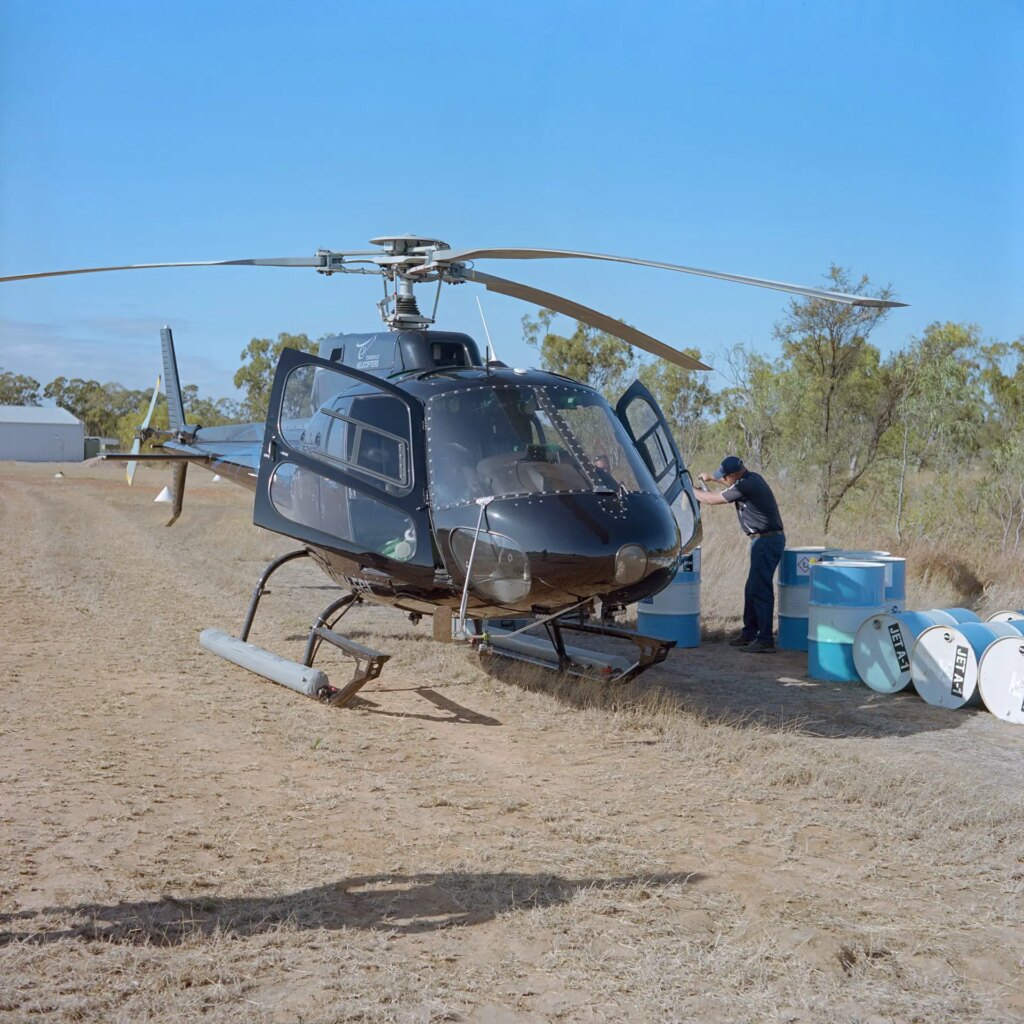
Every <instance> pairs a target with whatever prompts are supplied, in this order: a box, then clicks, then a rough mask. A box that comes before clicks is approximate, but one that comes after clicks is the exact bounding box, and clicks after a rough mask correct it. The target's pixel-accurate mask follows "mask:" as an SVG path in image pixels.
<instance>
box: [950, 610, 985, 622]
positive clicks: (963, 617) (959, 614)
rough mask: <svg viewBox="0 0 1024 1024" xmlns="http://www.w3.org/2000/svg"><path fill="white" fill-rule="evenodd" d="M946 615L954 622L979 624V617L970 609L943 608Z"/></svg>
mask: <svg viewBox="0 0 1024 1024" xmlns="http://www.w3.org/2000/svg"><path fill="white" fill-rule="evenodd" d="M942 610H943V611H944V612H945V613H946V614H947V615H951V616H952V617H953V621H954V622H981V616H980V615H975V614H974V612H972V611H971V609H970V608H943V609H942Z"/></svg>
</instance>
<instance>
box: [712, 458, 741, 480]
mask: <svg viewBox="0 0 1024 1024" xmlns="http://www.w3.org/2000/svg"><path fill="white" fill-rule="evenodd" d="M741 469H743V460H742V459H741V458H740V457H739V456H738V455H726V457H725V458H724V459H722V464H721V465H720V466H719V467H718V469H716V470H715V471H714V473H712V474H711V475H712V476H713V477H714V478H715V479H716V480H721V479H722V478H723V477H725V476H727V475H728V474H729V473H738V472H739V471H740V470H741Z"/></svg>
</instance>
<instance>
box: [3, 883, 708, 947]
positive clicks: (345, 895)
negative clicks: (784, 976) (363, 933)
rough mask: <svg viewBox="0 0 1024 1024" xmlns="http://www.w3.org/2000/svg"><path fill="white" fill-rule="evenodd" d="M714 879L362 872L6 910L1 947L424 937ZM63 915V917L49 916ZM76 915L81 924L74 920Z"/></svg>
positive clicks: (164, 944) (174, 944) (165, 944)
mask: <svg viewBox="0 0 1024 1024" xmlns="http://www.w3.org/2000/svg"><path fill="white" fill-rule="evenodd" d="M706 877H707V876H706V875H702V874H698V873H697V872H693V873H689V874H687V873H674V874H657V875H635V876H622V877H616V878H560V877H558V876H556V875H547V874H521V873H519V872H466V871H451V872H445V873H443V874H441V873H433V872H428V873H423V874H416V875H402V874H394V875H392V874H380V875H359V876H354V877H352V878H343V879H341V880H339V881H337V882H332V883H330V884H327V885H319V886H315V887H313V888H309V889H301V890H299V891H298V892H294V893H287V894H284V895H270V896H255V897H254V896H237V897H218V896H195V897H187V898H179V897H175V896H162V897H160V898H158V899H154V900H140V901H131V902H121V903H81V904H78V905H77V906H66V907H61V906H58V907H43V908H41V909H39V910H25V911H15V912H13V913H4V914H0V946H5V945H10V944H12V943H30V944H38V945H43V944H47V943H51V942H60V941H62V940H73V939H85V940H87V941H99V942H105V943H113V944H117V945H127V946H150V945H152V946H176V945H179V944H181V943H184V942H187V941H189V940H191V939H195V938H197V937H209V936H212V935H215V934H218V935H219V934H226V935H232V936H237V937H246V936H251V935H261V934H264V933H266V932H272V931H276V930H278V929H279V928H281V927H290V928H294V929H298V930H312V929H321V928H324V929H327V930H329V931H334V930H339V929H342V928H359V929H366V930H373V931H384V932H388V933H391V934H399V935H416V934H422V933H426V932H436V931H441V930H443V929H446V928H455V927H468V926H473V925H479V924H484V923H486V922H488V921H491V920H493V919H494V918H495V917H497V916H498V915H499V914H503V913H507V912H509V911H527V910H532V909H535V908H538V907H551V906H556V905H559V904H564V903H567V902H569V901H570V900H572V899H573V897H574V896H576V894H577V893H580V892H583V891H586V890H595V889H596V890H599V891H611V892H615V891H623V890H628V889H633V888H636V887H643V888H645V889H658V888H665V887H667V886H674V885H695V884H698V883H699V882H702V881H704V880H705V878H706ZM54 918H58V919H60V921H61V923H59V924H57V925H54V924H52V923H49V922H52V919H54ZM69 920H70V922H72V923H66V922H68V921H69Z"/></svg>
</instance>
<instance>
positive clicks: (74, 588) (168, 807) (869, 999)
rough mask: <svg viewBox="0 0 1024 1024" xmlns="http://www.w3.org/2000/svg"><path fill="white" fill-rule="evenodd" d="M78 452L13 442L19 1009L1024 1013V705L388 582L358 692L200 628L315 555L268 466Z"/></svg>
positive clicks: (370, 628) (305, 592) (275, 600)
mask: <svg viewBox="0 0 1024 1024" xmlns="http://www.w3.org/2000/svg"><path fill="white" fill-rule="evenodd" d="M56 468H57V467H53V466H22V465H12V464H0V552H2V560H3V580H4V595H3V599H2V604H0V644H2V646H0V678H2V686H0V692H2V699H3V717H2V720H0V733H2V749H3V751H4V757H3V759H2V764H0V773H2V785H3V790H2V792H3V799H2V812H0V821H2V829H0V842H2V852H3V857H2V860H0V1020H12V1021H13V1020H18V1021H22V1020H40V1019H52V1020H67V1021H72V1020H74V1021H128V1020H131V1021H139V1020H153V1021H164V1020H182V1019H191V1018H194V1017H199V1016H202V1017H203V1018H204V1019H206V1020H210V1021H228V1020H245V1021H298V1020H307V1021H553V1020H558V1021H580V1022H584V1021H624V1020H628V1021H719V1020H724V1019H728V1020H742V1021H794V1022H796V1021H822V1020H830V1021H849V1022H854V1021H858V1022H859V1021H876V1020H877V1021H881V1020H885V1021H890V1020H893V1021H924V1020H939V1019H941V1020H945V1021H955V1020H964V1021H968V1020H969V1021H1003V1020H1016V1019H1020V1018H1021V1016H1022V1015H1024V991H1022V983H1021V976H1022V967H1024V962H1022V957H1024V906H1022V905H1024V829H1022V825H1021V822H1022V821H1024V813H1022V811H1024V801H1022V797H1021V794H1022V792H1024V787H1022V782H1024V757H1022V753H1024V730H1014V729H1013V727H1011V726H1008V725H1005V724H1004V723H1000V722H998V721H997V720H996V719H994V718H992V717H991V716H988V715H986V714H985V713H983V712H973V713H972V712H967V713H950V712H943V711H941V710H939V709H935V708H930V707H928V706H927V705H925V704H923V702H921V701H919V700H918V699H917V698H916V697H913V696H904V695H901V696H898V697H896V698H882V697H880V696H878V695H875V694H872V693H870V692H869V691H867V690H865V689H862V688H859V687H847V686H839V685H828V684H816V683H811V682H809V681H808V680H806V679H805V678H804V676H803V671H802V665H801V659H800V658H799V657H796V656H785V655H777V656H775V657H774V658H771V657H764V658H751V657H750V656H747V655H743V654H740V653H738V652H735V651H733V650H731V649H729V648H726V647H724V646H720V645H710V644H709V645H705V646H703V647H702V648H700V649H699V650H697V651H680V652H676V653H674V654H673V655H672V657H671V659H670V661H669V662H668V663H667V664H666V665H665V666H662V667H659V668H658V669H657V670H655V671H653V672H651V673H649V674H648V675H647V676H646V677H644V679H643V681H642V685H639V686H637V687H634V688H632V689H627V690H616V691H613V692H610V691H605V690H601V689H600V688H596V687H592V686H585V685H582V684H578V683H565V682H563V681H560V680H558V679H557V678H556V677H553V676H550V675H542V674H534V675H524V674H523V673H521V672H508V671H505V670H493V669H492V670H490V671H485V670H484V668H483V667H482V666H481V664H479V663H478V662H476V661H475V660H473V656H472V655H470V654H469V653H468V652H466V651H463V650H459V649H452V648H446V647H440V646H437V645H435V644H433V642H432V641H431V640H430V639H429V634H430V629H429V623H428V622H423V623H421V624H420V625H418V626H413V625H411V624H410V623H409V622H408V621H407V620H406V619H404V618H403V617H402V616H400V615H398V614H395V613H390V612H387V611H383V610H381V609H376V608H369V609H367V608H363V609H357V610H356V611H354V612H353V613H352V614H351V615H350V616H349V617H348V618H347V619H346V620H345V622H346V624H347V626H348V628H349V630H350V631H351V632H352V634H353V635H354V636H356V637H357V638H360V637H362V638H365V639H366V640H367V641H368V642H371V643H373V644H374V645H376V646H380V647H381V648H382V649H385V650H388V651H390V652H392V653H393V654H394V657H393V659H392V661H391V662H390V663H389V665H388V666H387V669H386V670H385V674H384V676H383V677H382V678H381V679H380V680H378V681H377V682H376V683H374V684H371V685H370V687H368V688H367V690H366V691H364V694H363V699H361V700H360V701H359V702H358V703H357V704H356V706H355V707H353V708H351V709H345V710H333V709H329V708H326V707H323V706H320V705H318V704H316V703H314V702H312V701H309V700H307V699H305V698H302V697H299V696H298V695H295V694H292V693H291V692H290V691H287V690H284V689H281V688H278V687H275V686H273V685H272V684H270V683H265V682H262V681H259V680H257V679H256V678H255V677H253V676H251V675H249V674H247V673H245V672H243V671H242V670H240V669H235V668H234V667H233V666H230V665H227V664H225V663H223V662H221V661H219V660H217V659H215V658H213V657H211V656H209V655H207V654H205V653H203V652H202V651H201V650H200V649H199V647H198V643H197V635H198V632H199V631H200V629H202V628H203V627H205V626H218V627H220V628H225V629H229V630H236V629H237V628H238V626H239V624H240V621H241V618H242V615H243V613H244V608H245V602H246V600H247V598H248V595H249V593H250V590H251V587H252V584H253V582H254V579H255V576H256V574H257V573H258V571H259V568H260V567H261V566H262V564H263V562H264V561H265V560H267V559H268V558H269V557H271V556H272V555H273V554H275V553H278V552H281V551H283V550H286V549H287V542H286V541H284V540H283V539H281V538H275V537H271V536H269V535H266V534H261V533H259V532H257V531H256V530H254V528H253V527H252V526H251V525H250V523H249V520H250V514H251V506H250V503H249V498H248V496H247V495H246V494H245V493H243V492H241V491H238V490H234V489H232V488H231V487H230V485H228V484H226V483H224V484H211V483H209V482H207V481H208V480H209V478H208V477H207V478H204V477H203V476H202V475H201V474H197V476H198V478H199V479H198V481H197V485H195V486H191V487H190V490H189V494H188V496H187V501H186V509H185V514H184V516H183V518H182V519H181V521H180V522H179V523H178V525H177V526H175V527H174V528H173V529H171V530H166V529H164V527H163V522H164V520H165V518H166V508H165V507H164V506H159V505H153V504H152V496H153V494H155V492H156V490H158V489H159V486H161V485H162V482H163V481H162V479H161V478H160V477H159V476H158V474H156V473H155V472H142V473H140V475H139V478H137V484H136V487H135V488H134V489H133V490H131V491H129V490H127V489H126V488H124V486H123V484H122V483H121V482H120V481H121V474H120V472H119V471H118V470H117V469H116V468H114V467H102V468H98V469H91V468H86V467H82V466H64V467H61V468H62V469H63V470H64V472H65V477H64V478H63V479H62V480H55V479H53V473H54V471H55V470H56ZM326 584H327V581H326V579H324V578H323V577H320V576H318V575H317V574H316V573H315V572H314V571H313V570H312V569H311V568H309V567H305V566H302V565H299V566H296V567H295V568H294V569H293V568H291V567H289V569H288V570H287V572H283V573H282V574H281V579H280V582H277V583H276V585H275V586H274V588H273V590H274V593H273V594H272V596H270V597H269V598H267V600H266V602H265V607H264V609H263V610H262V612H261V616H262V617H261V619H259V620H258V621H257V635H254V639H255V640H257V642H264V643H266V644H268V645H269V646H272V647H274V648H275V649H277V650H279V651H281V652H282V653H284V652H287V651H289V650H291V651H295V652H296V653H297V651H298V648H299V644H298V643H297V642H296V641H295V640H288V639H287V638H288V637H290V636H293V635H294V634H296V633H300V632H302V631H303V630H304V628H305V627H306V626H307V625H308V622H309V620H310V618H311V617H312V615H313V614H315V612H316V611H318V610H319V609H320V608H321V607H322V606H324V605H325V604H326V603H327V601H328V599H329V597H330V594H329V593H328V591H327V590H325V589H323V588H324V587H325V585H326ZM713 585H714V583H713V581H711V580H708V579H707V578H706V579H705V586H706V587H709V586H713ZM716 599H717V600H719V601H721V600H722V598H721V595H719V596H718V598H716ZM324 667H325V668H326V669H327V670H328V671H329V672H330V671H331V667H332V666H331V662H330V661H329V659H328V658H325V664H324ZM335 670H336V671H337V672H338V673H339V674H340V673H342V672H343V671H344V669H343V665H342V663H341V662H340V660H339V661H338V662H336V663H335Z"/></svg>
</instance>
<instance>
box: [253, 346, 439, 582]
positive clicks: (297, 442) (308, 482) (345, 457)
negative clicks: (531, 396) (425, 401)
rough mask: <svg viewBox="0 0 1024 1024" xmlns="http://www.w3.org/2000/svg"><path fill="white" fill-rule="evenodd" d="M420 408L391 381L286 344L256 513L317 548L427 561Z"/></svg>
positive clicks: (269, 525) (261, 522) (256, 518)
mask: <svg viewBox="0 0 1024 1024" xmlns="http://www.w3.org/2000/svg"><path fill="white" fill-rule="evenodd" d="M423 436H424V433H423V407H422V405H420V403H419V402H417V401H415V400H414V399H411V398H410V397H409V396H408V395H407V394H406V393H405V392H403V391H402V390H401V389H399V388H397V387H395V386H394V385H393V384H391V383H389V382H388V381H385V380H381V379H379V378H377V377H374V376H371V375H370V374H367V373H363V372H362V371H360V370H355V369H352V368H351V367H345V366H339V365H338V364H337V363H332V362H328V361H327V360H325V359H319V358H318V357H316V356H312V355H309V354H307V353H304V352H296V351H294V350H292V349H285V350H284V352H283V353H282V355H281V360H280V362H279V363H278V366H277V373H276V375H275V377H274V385H273V389H272V391H271V395H270V408H269V412H268V415H267V425H266V431H265V433H264V436H263V447H262V450H261V453H260V465H259V477H258V480H257V485H256V502H255V511H254V513H253V522H255V524H256V525H257V526H262V527H264V528H265V529H268V530H273V531H274V532H275V533H282V534H285V535H287V536H290V537H295V538H297V539H298V540H301V541H303V542H305V543H308V544H312V545H316V546H317V547H324V548H329V549H332V550H335V551H341V552H345V553H350V554H358V555H367V556H369V557H368V558H367V559H366V561H367V562H368V563H369V564H373V563H374V562H375V561H377V559H375V558H374V557H373V556H380V559H381V560H383V559H387V560H390V561H395V560H398V561H402V562H409V563H410V564H412V565H417V566H432V565H433V561H434V559H433V550H432V544H431V536H430V522H429V519H428V517H427V512H426V461H425V457H424V445H423V440H422V439H423Z"/></svg>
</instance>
